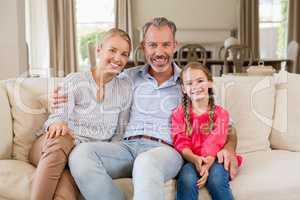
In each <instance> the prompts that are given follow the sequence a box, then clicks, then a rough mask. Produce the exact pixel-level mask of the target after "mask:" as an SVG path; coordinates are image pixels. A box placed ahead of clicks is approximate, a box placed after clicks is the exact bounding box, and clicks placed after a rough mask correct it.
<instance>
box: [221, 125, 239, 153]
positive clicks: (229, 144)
mask: <svg viewBox="0 0 300 200" xmlns="http://www.w3.org/2000/svg"><path fill="white" fill-rule="evenodd" d="M236 145H237V136H236V129H235V128H234V127H233V126H232V125H229V126H228V135H227V141H226V143H225V145H224V148H225V149H228V150H229V151H231V152H235V150H236Z"/></svg>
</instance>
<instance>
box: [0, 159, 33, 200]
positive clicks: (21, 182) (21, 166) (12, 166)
mask: <svg viewBox="0 0 300 200" xmlns="http://www.w3.org/2000/svg"><path fill="white" fill-rule="evenodd" d="M0 169H1V170H0V196H1V197H3V198H7V199H9V200H28V199H30V196H29V195H30V187H31V182H32V175H33V173H34V170H35V168H34V167H33V166H32V165H30V164H28V163H25V162H23V161H18V160H0Z"/></svg>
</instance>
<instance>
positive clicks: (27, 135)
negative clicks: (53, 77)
mask: <svg viewBox="0 0 300 200" xmlns="http://www.w3.org/2000/svg"><path fill="white" fill-rule="evenodd" d="M52 82H53V81H50V79H49V80H48V79H38V78H36V79H16V80H9V81H7V82H6V87H7V91H8V96H9V101H10V104H11V107H12V108H11V112H12V117H13V132H14V139H13V143H14V144H13V158H14V159H17V160H22V161H28V154H29V150H30V148H31V145H32V143H33V141H34V140H35V139H36V133H37V132H38V131H40V130H41V127H42V126H43V124H44V122H45V121H46V119H47V118H48V112H47V109H45V106H46V105H45V104H44V103H43V102H41V96H45V94H50V93H52V91H53V89H52V88H53V87H51V86H53V85H54V84H52Z"/></svg>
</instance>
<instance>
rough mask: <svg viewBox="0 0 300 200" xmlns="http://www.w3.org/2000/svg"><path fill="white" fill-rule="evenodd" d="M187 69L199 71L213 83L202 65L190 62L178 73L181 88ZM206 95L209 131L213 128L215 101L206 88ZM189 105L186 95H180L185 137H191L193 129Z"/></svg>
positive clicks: (211, 92)
mask: <svg viewBox="0 0 300 200" xmlns="http://www.w3.org/2000/svg"><path fill="white" fill-rule="evenodd" d="M188 69H199V70H201V71H202V72H203V73H204V74H205V75H206V77H207V80H208V81H211V82H213V78H212V75H211V73H210V72H209V70H208V69H207V67H205V66H204V65H203V64H201V63H199V62H190V63H188V64H187V65H186V66H184V68H183V69H182V71H181V72H180V83H181V85H182V86H183V85H184V83H183V74H184V73H185V72H186V71H187V70H188ZM208 95H209V100H208V107H209V118H210V129H212V126H213V121H212V118H213V115H214V107H215V99H214V92H213V89H212V88H208ZM190 104H191V100H190V98H189V97H188V96H187V94H185V93H183V95H182V105H183V109H184V121H185V125H186V126H185V127H186V129H187V135H188V136H191V135H192V132H193V128H192V125H191V117H190Z"/></svg>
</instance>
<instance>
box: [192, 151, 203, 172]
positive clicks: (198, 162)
mask: <svg viewBox="0 0 300 200" xmlns="http://www.w3.org/2000/svg"><path fill="white" fill-rule="evenodd" d="M193 163H194V165H195V167H196V170H197V172H198V173H199V174H200V172H201V168H202V166H203V164H204V157H202V156H197V155H196V156H195V158H194V162H193Z"/></svg>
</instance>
